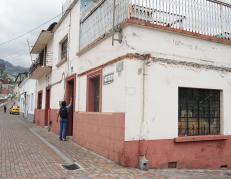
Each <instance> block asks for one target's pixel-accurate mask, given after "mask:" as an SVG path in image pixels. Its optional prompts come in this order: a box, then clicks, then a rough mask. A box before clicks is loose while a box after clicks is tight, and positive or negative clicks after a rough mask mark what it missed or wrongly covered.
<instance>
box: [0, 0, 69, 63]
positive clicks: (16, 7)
mask: <svg viewBox="0 0 231 179" xmlns="http://www.w3.org/2000/svg"><path fill="white" fill-rule="evenodd" d="M63 1H64V0H0V44H1V43H3V42H5V41H8V40H10V39H13V38H14V37H17V36H18V35H21V34H23V33H25V32H28V31H29V30H31V29H33V28H35V27H38V26H39V25H41V24H43V23H44V22H46V21H48V20H49V19H52V18H53V17H55V16H56V15H58V14H59V13H61V12H62V8H61V7H62V2H63ZM54 21H57V19H55V20H54ZM51 23H52V22H49V23H47V24H46V25H44V26H42V27H40V28H39V29H37V30H36V31H34V32H33V33H30V34H28V35H26V36H24V37H23V38H20V39H19V40H16V41H12V42H11V43H7V44H5V45H0V59H5V60H7V61H9V62H12V63H13V64H15V65H21V66H26V67H28V66H30V64H31V60H30V56H29V50H28V46H27V39H28V40H29V41H30V43H31V45H33V42H34V41H35V40H36V38H37V36H38V34H39V33H40V31H41V30H42V29H46V28H47V27H48V26H49V25H50V24H51Z"/></svg>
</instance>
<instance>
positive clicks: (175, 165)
mask: <svg viewBox="0 0 231 179" xmlns="http://www.w3.org/2000/svg"><path fill="white" fill-rule="evenodd" d="M176 167H177V162H168V168H176Z"/></svg>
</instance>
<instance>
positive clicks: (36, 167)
mask: <svg viewBox="0 0 231 179" xmlns="http://www.w3.org/2000/svg"><path fill="white" fill-rule="evenodd" d="M31 128H34V130H35V131H36V132H37V133H38V134H39V135H40V136H41V137H43V138H44V139H46V140H47V141H48V142H49V143H50V144H52V145H54V146H55V147H57V148H58V149H59V150H60V151H61V152H62V153H64V154H65V155H67V157H68V158H70V159H72V160H74V161H76V162H77V163H78V164H79V165H80V166H81V169H80V170H76V171H67V170H64V169H63V168H62V167H61V164H62V161H61V159H60V158H59V157H58V156H57V155H56V154H55V153H54V152H53V151H52V150H51V149H50V148H49V147H48V146H47V145H46V144H44V143H43V142H42V141H41V140H40V139H39V138H38V137H37V136H35V135H34V134H33V133H31V131H30V129H31ZM0 142H1V148H0V152H1V155H0V178H1V179H21V178H25V179H32V178H41V179H43V178H44V179H45V178H47V179H48V178H54V179H59V178H60V179H61V178H63V179H64V178H66V179H69V178H70V179H71V178H80V179H82V178H83V179H84V178H98V179H106V178H108V179H110V178H121V179H134V178H137V179H138V178H144V179H146V178H147V179H149V178H153V179H167V178H171V179H199V178H201V179H223V178H224V179H229V178H231V171H229V170H175V169H173V170H170V169H169V170H149V171H147V172H145V171H140V170H138V169H130V168H124V167H121V166H119V165H117V164H116V163H114V162H111V161H109V160H107V159H104V158H102V157H100V156H98V155H96V154H94V153H92V152H90V151H87V150H85V149H83V148H82V147H80V146H78V145H77V144H75V143H73V142H72V141H71V140H69V141H67V142H60V141H59V140H58V137H57V136H56V135H55V134H53V133H49V132H48V131H47V130H46V129H42V128H38V127H36V126H35V125H34V124H31V123H29V122H25V121H23V120H21V119H20V117H18V116H14V115H8V114H3V113H0Z"/></svg>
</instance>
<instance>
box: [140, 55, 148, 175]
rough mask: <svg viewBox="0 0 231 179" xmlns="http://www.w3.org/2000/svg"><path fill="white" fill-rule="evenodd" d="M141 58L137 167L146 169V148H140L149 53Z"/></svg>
mask: <svg viewBox="0 0 231 179" xmlns="http://www.w3.org/2000/svg"><path fill="white" fill-rule="evenodd" d="M141 57H142V58H143V59H142V60H143V64H142V65H143V66H142V71H143V80H142V82H143V83H142V119H141V123H140V135H139V145H138V158H139V168H140V169H141V170H148V166H147V165H148V160H147V158H146V155H147V150H148V148H147V149H146V150H145V151H141V149H143V150H144V148H143V146H142V142H144V141H145V139H144V137H143V129H144V128H145V107H146V105H145V103H146V102H145V94H146V76H147V65H148V59H149V58H150V55H148V54H147V55H142V56H141Z"/></svg>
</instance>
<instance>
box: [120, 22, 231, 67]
mask: <svg viewBox="0 0 231 179" xmlns="http://www.w3.org/2000/svg"><path fill="white" fill-rule="evenodd" d="M124 34H125V37H124V38H125V39H124V40H126V42H127V46H128V47H129V49H130V50H132V51H133V52H136V53H141V54H142V53H149V54H151V55H152V56H155V57H161V58H169V59H173V60H180V61H190V62H192V61H194V62H199V63H211V64H219V65H230V63H231V50H230V49H231V47H230V46H229V45H224V44H220V43H214V42H210V41H207V40H201V39H197V38H192V37H187V36H183V35H180V34H175V33H170V32H164V31H160V30H155V29H148V28H143V27H142V26H141V27H139V26H135V25H134V26H129V27H127V28H126V29H125V30H124Z"/></svg>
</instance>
